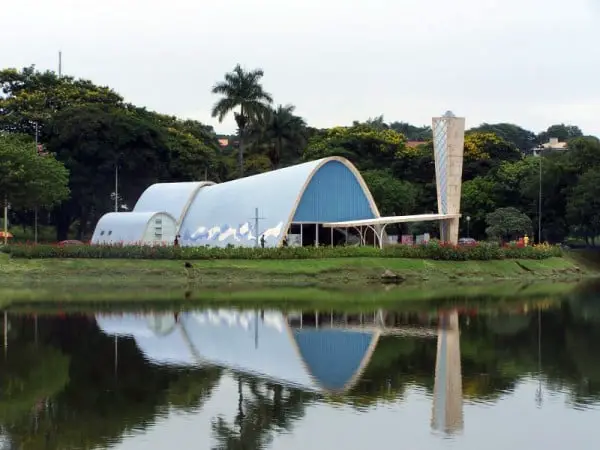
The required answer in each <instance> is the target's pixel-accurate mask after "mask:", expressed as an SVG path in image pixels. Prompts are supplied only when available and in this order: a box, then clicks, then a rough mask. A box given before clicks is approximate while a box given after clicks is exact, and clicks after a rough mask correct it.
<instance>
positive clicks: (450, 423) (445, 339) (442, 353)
mask: <svg viewBox="0 0 600 450" xmlns="http://www.w3.org/2000/svg"><path fill="white" fill-rule="evenodd" d="M439 320H440V321H439V326H438V341H437V356H436V359H435V378H434V385H433V407H432V411H431V427H432V428H433V430H434V431H438V432H441V433H444V434H454V433H460V432H461V431H462V429H463V391H462V370H461V365H460V327H459V323H458V312H457V311H456V310H454V311H451V312H449V313H442V314H440V317H439Z"/></svg>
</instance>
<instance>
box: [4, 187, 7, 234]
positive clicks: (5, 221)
mask: <svg viewBox="0 0 600 450" xmlns="http://www.w3.org/2000/svg"><path fill="white" fill-rule="evenodd" d="M7 243H8V197H7V196H6V195H5V196H4V245H6V244H7Z"/></svg>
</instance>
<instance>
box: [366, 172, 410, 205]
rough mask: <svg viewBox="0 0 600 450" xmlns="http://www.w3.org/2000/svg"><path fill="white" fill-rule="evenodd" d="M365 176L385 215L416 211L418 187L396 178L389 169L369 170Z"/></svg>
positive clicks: (376, 201)
mask: <svg viewBox="0 0 600 450" xmlns="http://www.w3.org/2000/svg"><path fill="white" fill-rule="evenodd" d="M362 175H363V178H364V180H365V182H366V183H367V186H368V187H369V191H371V194H373V198H374V199H375V203H376V204H377V206H378V207H379V211H380V212H381V213H382V214H383V215H409V214H412V213H414V212H415V208H416V205H417V196H418V193H419V191H418V189H417V188H416V187H415V185H414V184H412V183H410V182H408V181H403V180H399V179H397V178H394V176H393V175H392V174H391V172H390V171H389V170H368V171H365V172H363V174H362Z"/></svg>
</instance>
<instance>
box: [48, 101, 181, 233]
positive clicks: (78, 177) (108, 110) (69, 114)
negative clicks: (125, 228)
mask: <svg viewBox="0 0 600 450" xmlns="http://www.w3.org/2000/svg"><path fill="white" fill-rule="evenodd" d="M49 130H50V133H51V134H49V136H48V148H49V149H50V150H52V151H53V152H54V153H56V155H57V158H58V159H59V160H60V161H63V162H64V164H65V166H66V167H67V168H68V169H69V170H70V172H71V178H70V181H69V186H70V188H71V191H72V196H71V199H70V200H69V201H68V202H66V203H64V204H63V205H61V207H60V208H59V209H57V210H56V211H55V213H56V214H55V215H56V221H57V222H56V226H57V239H58V240H63V239H67V233H68V230H69V227H70V226H71V224H72V223H73V222H74V221H78V224H79V229H78V232H77V237H78V238H79V239H82V238H83V236H85V235H86V234H87V232H88V225H89V223H90V222H95V221H97V219H99V217H100V216H101V215H102V214H104V213H105V212H108V211H112V210H113V206H112V201H111V193H112V192H114V186H115V169H116V167H117V166H118V170H119V179H120V180H121V182H120V184H119V194H120V196H122V197H123V198H124V199H130V200H131V201H134V200H135V199H137V198H138V197H139V196H140V195H141V193H142V192H143V191H144V189H146V188H147V187H148V186H149V185H150V184H152V183H154V182H157V181H158V180H160V179H168V178H169V164H170V162H171V161H170V158H171V149H170V147H169V144H170V142H169V135H168V133H167V132H166V130H165V129H164V128H162V127H160V126H159V125H157V124H156V123H153V122H152V121H151V120H148V118H147V117H140V116H139V115H138V114H137V113H136V112H135V111H130V110H126V109H123V108H115V107H110V106H105V105H80V106H77V107H73V108H68V109H65V110H63V111H60V112H59V113H57V114H56V115H55V116H54V117H53V119H52V121H51V122H50V126H49ZM188 144H189V145H192V144H193V142H192V143H189V142H188ZM186 145H187V144H186ZM176 151H182V150H181V149H176Z"/></svg>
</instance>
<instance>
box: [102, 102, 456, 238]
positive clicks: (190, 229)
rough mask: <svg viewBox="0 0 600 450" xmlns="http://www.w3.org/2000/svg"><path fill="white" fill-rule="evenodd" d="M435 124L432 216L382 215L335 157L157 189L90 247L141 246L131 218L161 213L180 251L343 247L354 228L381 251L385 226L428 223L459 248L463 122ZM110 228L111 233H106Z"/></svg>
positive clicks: (353, 172) (350, 168)
mask: <svg viewBox="0 0 600 450" xmlns="http://www.w3.org/2000/svg"><path fill="white" fill-rule="evenodd" d="M432 125H433V126H432V130H433V148H434V160H435V173H436V175H435V179H436V187H437V204H438V206H437V209H438V211H437V213H435V214H419V215H405V216H392V217H381V214H380V212H379V209H378V207H377V205H376V203H375V201H374V199H373V196H372V194H371V192H370V191H369V188H368V186H367V185H366V183H365V181H364V180H363V178H362V176H361V174H360V172H359V171H358V170H357V168H356V167H355V166H354V165H353V164H352V163H351V162H350V161H348V160H347V159H345V158H343V157H338V156H332V157H327V158H323V159H319V160H315V161H308V162H303V163H300V164H297V165H294V166H290V167H285V168H282V169H279V170H273V171H270V172H265V173H261V174H258V175H253V176H249V177H245V178H240V179H236V180H232V181H228V182H225V183H213V182H211V181H188V182H175V183H157V184H154V185H152V186H150V187H148V188H147V189H146V191H144V193H143V194H142V195H141V197H140V198H139V200H138V201H137V202H136V205H135V207H134V209H133V211H131V212H119V213H116V212H115V213H108V214H106V215H105V216H103V217H102V218H100V220H99V221H98V224H97V225H96V230H95V231H94V235H93V237H92V243H93V244H102V243H105V244H111V243H113V242H118V243H119V244H121V245H136V244H139V242H140V240H141V238H140V236H141V231H140V230H142V229H143V227H144V226H146V224H147V221H146V222H143V221H141V219H140V220H139V222H140V223H139V224H137V225H135V226H134V221H133V219H134V218H135V215H137V216H139V217H142V215H144V214H146V215H153V214H162V215H163V216H161V217H163V220H164V221H165V222H168V223H169V224H171V223H173V221H174V222H175V231H174V236H178V243H179V245H181V246H211V247H228V246H236V247H240V246H241V247H255V246H259V243H260V245H264V246H265V247H279V246H282V245H285V244H286V243H290V241H291V240H293V241H294V245H298V244H299V245H329V244H331V245H339V244H343V241H344V240H346V242H347V243H348V241H349V232H350V231H351V232H352V233H351V236H350V237H351V239H352V240H353V241H354V240H356V233H357V234H358V237H359V238H360V243H361V244H363V245H366V244H367V242H368V243H369V244H370V243H371V241H372V243H373V245H377V244H378V245H379V246H380V247H383V244H384V236H385V232H386V228H387V227H388V226H389V225H390V224H397V223H406V222H431V221H437V222H439V223H440V238H441V240H442V241H444V242H452V243H457V242H458V228H459V226H458V225H459V219H460V217H461V214H460V196H461V184H462V165H463V151H464V129H465V119H464V118H459V117H455V116H454V115H453V114H452V113H450V112H447V113H446V114H444V115H443V116H441V117H434V118H433V119H432ZM144 217H145V216H144ZM142 222H143V223H142ZM136 223H137V222H136ZM107 225H110V228H109V229H108V231H105V234H103V233H102V232H103V231H104V228H106V226H107ZM136 227H137V228H136ZM134 228H136V229H135V230H134ZM113 229H114V230H119V233H114V232H113ZM156 230H158V228H156ZM294 230H295V231H294ZM134 231H135V232H134ZM158 231H160V233H158ZM158 231H156V233H155V235H156V236H154V237H157V238H156V239H154V237H153V238H152V239H149V238H148V239H143V240H144V241H147V242H150V244H149V245H153V244H161V245H168V244H169V242H171V244H174V236H173V239H171V234H170V232H169V233H165V232H163V230H158ZM298 231H299V233H298ZM109 232H110V233H109ZM106 233H108V234H110V236H112V238H111V240H107V239H106V238H105V235H106V236H108V234H106ZM113 233H114V236H113Z"/></svg>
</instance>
